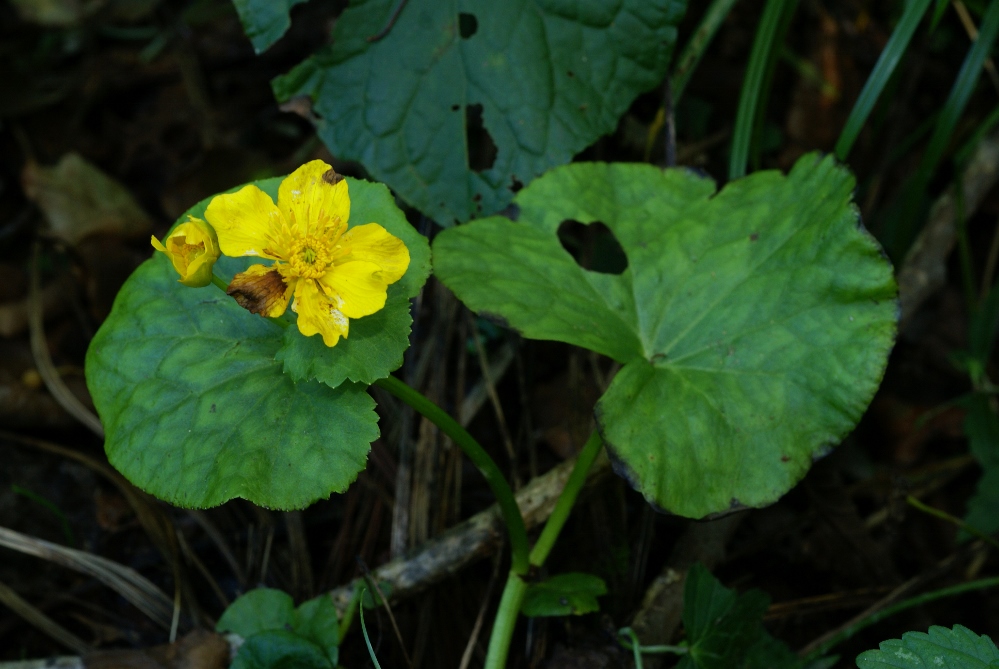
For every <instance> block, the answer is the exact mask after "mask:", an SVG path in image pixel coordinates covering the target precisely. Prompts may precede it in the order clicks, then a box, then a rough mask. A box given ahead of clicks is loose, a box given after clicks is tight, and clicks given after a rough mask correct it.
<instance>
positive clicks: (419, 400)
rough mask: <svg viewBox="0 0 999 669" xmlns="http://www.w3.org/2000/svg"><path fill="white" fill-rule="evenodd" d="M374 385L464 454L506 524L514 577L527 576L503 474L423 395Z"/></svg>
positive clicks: (523, 538) (387, 381)
mask: <svg viewBox="0 0 999 669" xmlns="http://www.w3.org/2000/svg"><path fill="white" fill-rule="evenodd" d="M375 385H376V386H378V387H379V388H383V389H385V390H387V391H388V392H390V393H392V394H393V395H395V396H396V397H398V398H399V399H400V400H402V401H403V402H405V403H406V404H408V405H409V406H411V407H413V408H414V409H416V411H417V412H418V413H420V414H421V415H423V416H424V417H425V418H427V419H428V420H429V421H430V422H432V423H433V424H434V425H436V426H437V427H439V428H440V429H441V430H443V431H444V434H446V435H447V436H449V437H451V439H452V440H453V441H454V443H456V444H457V445H458V447H459V448H461V450H462V451H464V452H465V455H467V456H468V459H469V460H471V461H472V464H474V465H475V466H476V467H477V468H478V469H479V471H480V472H482V475H483V476H484V477H485V478H486V483H488V484H489V488H490V489H491V490H492V491H493V494H494V495H495V496H496V500H497V501H498V502H499V507H500V512H501V513H502V514H503V520H504V521H506V529H507V532H508V533H509V534H510V547H511V550H512V552H513V558H512V565H511V571H512V572H513V573H516V574H526V573H527V570H528V543H527V528H526V527H525V526H524V518H523V516H521V515H520V507H518V506H517V500H516V498H514V496H513V490H511V489H510V484H508V483H507V482H506V478H504V477H503V473H502V472H501V471H500V468H499V467H498V466H497V465H496V463H495V462H494V461H493V459H492V458H491V457H489V454H488V453H486V452H485V450H484V449H483V448H482V446H480V445H479V442H477V441H475V439H474V438H473V437H472V435H470V434H469V433H468V432H467V431H466V430H465V428H463V427H462V426H461V425H460V424H459V423H458V422H457V421H456V420H454V419H453V418H451V416H449V415H448V414H447V413H446V412H445V411H444V410H443V409H441V408H440V407H439V406H437V405H436V404H434V403H433V402H431V401H430V400H428V399H427V398H426V397H424V396H423V395H422V394H420V393H419V392H417V391H416V390H414V389H413V388H410V387H409V386H408V385H406V384H405V383H403V382H402V381H400V380H399V379H397V378H395V377H394V376H389V377H386V378H384V379H379V380H378V381H375Z"/></svg>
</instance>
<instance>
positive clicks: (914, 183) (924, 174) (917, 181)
mask: <svg viewBox="0 0 999 669" xmlns="http://www.w3.org/2000/svg"><path fill="white" fill-rule="evenodd" d="M997 35H999V0H991V2H990V3H989V5H988V7H987V8H986V10H985V14H984V15H983V16H982V23H981V26H980V29H979V33H978V39H976V40H975V42H974V43H973V44H972V45H971V48H970V49H968V53H967V55H966V56H965V58H964V63H963V64H962V65H961V70H960V71H959V72H958V75H957V78H956V79H955V80H954V85H953V86H952V87H951V90H950V94H949V95H948V96H947V101H946V102H945V103H944V106H943V109H941V111H940V118H939V119H938V120H937V125H936V127H935V128H934V130H933V135H932V136H931V137H930V140H929V142H928V144H927V146H926V151H925V152H924V153H923V158H922V160H921V161H920V163H919V168H918V169H917V170H916V174H915V175H914V176H913V177H912V178H911V179H910V180H909V182H908V183H907V184H906V186H905V187H904V188H903V191H902V195H901V198H900V202H899V203H898V204H897V205H896V206H895V207H893V209H892V211H891V212H890V215H889V217H888V220H887V221H886V224H885V229H884V234H883V242H884V245H885V247H886V249H887V250H888V253H889V255H890V256H891V257H892V258H894V259H896V260H898V259H899V258H901V257H902V256H903V255H904V254H905V252H906V251H907V250H908V248H909V246H911V244H912V241H913V239H915V236H916V233H917V232H918V230H919V227H920V226H921V224H922V222H923V219H924V217H925V204H926V202H927V201H928V193H927V189H928V187H929V184H930V180H931V179H932V177H933V174H934V172H935V171H936V169H937V167H938V166H939V164H940V161H941V160H942V158H943V156H944V153H945V152H946V150H947V148H948V146H949V145H950V143H951V142H952V140H953V136H954V130H955V129H956V128H957V123H958V121H959V120H960V119H961V115H962V114H963V113H964V110H965V107H967V105H968V100H969V99H970V98H971V94H972V93H973V92H974V91H975V87H976V86H977V84H978V80H979V78H980V77H981V74H982V65H983V64H984V63H985V59H986V58H988V55H989V52H990V51H991V50H992V46H993V45H994V44H995V41H996V36H997Z"/></svg>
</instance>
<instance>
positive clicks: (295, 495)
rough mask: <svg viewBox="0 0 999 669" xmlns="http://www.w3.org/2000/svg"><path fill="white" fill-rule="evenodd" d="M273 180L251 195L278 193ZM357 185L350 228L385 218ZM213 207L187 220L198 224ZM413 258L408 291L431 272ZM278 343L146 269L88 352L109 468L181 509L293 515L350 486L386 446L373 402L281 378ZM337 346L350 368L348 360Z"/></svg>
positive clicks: (376, 190) (357, 392)
mask: <svg viewBox="0 0 999 669" xmlns="http://www.w3.org/2000/svg"><path fill="white" fill-rule="evenodd" d="M279 183H280V179H268V180H265V181H261V182H257V185H258V186H260V187H261V188H262V189H263V190H264V191H266V192H267V193H269V194H270V195H271V196H272V197H275V196H276V192H277V187H278V184H279ZM349 184H350V186H349V187H350V193H351V199H352V208H351V221H350V223H352V224H361V223H367V222H370V221H371V220H372V219H371V218H369V215H370V216H372V217H376V216H380V215H382V214H383V208H384V197H383V196H384V195H385V194H386V193H387V190H386V189H385V187H384V186H381V185H378V184H369V183H367V182H363V181H356V180H350V181H349ZM208 202H209V200H204V201H203V202H201V203H199V204H198V205H196V206H195V207H193V208H192V209H191V210H190V212H189V213H190V214H191V215H194V216H201V215H203V213H204V210H205V208H206V207H207V205H208ZM355 202H356V203H357V206H353V205H354V203H355ZM372 203H373V204H372ZM369 205H370V206H369ZM390 218H391V217H390ZM182 220H186V216H184V217H182ZM388 225H395V223H393V222H391V221H389V222H388ZM407 243H409V242H408V241H407ZM411 252H412V253H413V255H414V257H415V259H416V262H414V263H413V264H411V266H410V270H409V272H407V274H406V276H405V277H403V279H402V280H401V281H400V282H399V283H400V284H402V285H404V286H407V290H413V286H414V285H416V284H422V282H423V280H424V279H425V276H426V274H425V272H426V264H425V260H424V261H422V263H421V261H420V259H419V254H420V247H419V244H414V247H413V251H411ZM252 262H253V260H252V259H247V258H226V257H223V258H221V259H220V260H219V262H218V263H216V265H215V267H216V273H218V274H220V275H222V276H224V277H226V278H229V277H231V276H233V275H234V274H236V273H237V272H240V271H243V270H244V269H245V268H246V267H248V266H249V265H250V264H252ZM421 264H422V267H421ZM417 289H418V287H417ZM289 313H290V311H289ZM286 317H287V316H286ZM363 321H364V319H358V320H357V321H355V322H353V323H352V324H351V325H352V327H353V326H356V325H357V324H359V323H362V322H363ZM289 329H291V328H289ZM362 332H363V330H362ZM284 334H285V333H284V332H283V331H282V330H281V328H279V327H276V326H275V325H274V324H273V323H270V322H268V321H267V320H265V319H263V318H260V317H258V316H254V315H252V314H250V313H249V312H247V311H245V310H244V309H242V308H241V307H239V306H238V305H237V304H236V303H235V301H233V300H232V299H231V298H229V297H228V296H226V295H225V294H223V293H222V292H221V291H219V290H218V289H217V288H215V287H214V286H207V287H205V288H185V287H183V286H181V285H180V284H178V283H177V277H176V273H175V272H174V271H173V269H172V267H171V266H170V263H169V261H168V260H167V258H166V257H165V256H164V255H163V254H160V253H157V254H155V255H154V257H152V258H151V259H149V260H148V261H146V262H145V263H143V265H142V266H141V267H139V269H138V270H136V272H135V273H134V274H133V275H132V276H131V277H130V278H129V279H128V281H126V283H125V285H124V286H123V287H122V290H121V292H120V293H119V295H118V298H117V299H116V301H115V305H114V308H113V309H112V311H111V314H110V315H109V316H108V319H107V320H106V321H105V323H104V324H103V325H102V326H101V329H100V330H99V331H98V333H97V335H96V336H95V337H94V340H93V342H92V343H91V346H90V349H89V351H88V352H87V384H88V387H89V388H90V392H91V395H92V396H93V398H94V404H95V406H96V407H97V411H98V413H99V415H100V417H101V420H102V422H103V424H104V428H105V431H106V433H107V436H106V441H105V449H106V450H107V454H108V459H109V460H110V462H111V464H112V465H114V466H115V468H117V469H118V470H119V471H120V472H122V473H123V474H124V475H125V476H126V477H127V478H128V479H129V480H130V481H132V482H133V483H134V484H136V485H137V486H139V487H140V488H142V489H143V490H145V491H146V492H148V493H150V494H152V495H155V496H156V497H159V498H160V499H163V500H166V501H168V502H170V503H172V504H176V505H178V506H184V507H210V506H215V505H218V504H222V503H223V502H225V501H227V500H229V499H232V498H234V497H242V498H244V499H247V500H250V501H252V502H254V503H256V504H259V505H261V506H266V507H272V508H279V509H294V508H303V507H305V506H307V505H309V504H310V503H312V502H314V501H315V500H317V499H320V498H325V497H328V496H329V494H330V493H331V492H342V491H343V490H345V489H346V488H347V486H348V485H349V484H350V483H351V482H352V481H353V480H354V479H355V478H356V476H357V473H358V472H359V471H361V470H362V469H363V468H364V467H365V464H366V458H367V453H368V450H369V446H370V443H371V442H372V441H374V439H376V438H377V437H378V428H377V420H378V418H377V415H376V414H375V412H374V402H373V400H372V399H371V398H370V397H369V396H368V395H367V393H366V387H365V386H364V385H362V384H358V383H349V382H344V383H342V384H340V385H338V386H337V387H336V388H331V387H329V386H327V385H324V384H322V383H319V382H317V381H304V380H299V381H298V382H296V381H295V380H294V379H293V378H292V377H291V376H289V375H288V374H286V373H284V372H283V370H282V364H281V363H280V362H278V361H276V360H275V356H276V355H278V353H279V351H280V350H281V348H282V347H283V346H284V345H286V340H285V339H284ZM369 334H370V337H371V339H372V340H376V341H378V342H381V345H383V346H384V347H386V348H390V347H393V346H395V347H397V348H398V347H399V346H402V348H403V349H404V348H405V345H406V343H403V342H401V341H400V336H399V334H398V333H390V332H381V333H369ZM362 339H364V337H357V338H356V340H362ZM355 348H358V349H363V347H360V346H355ZM336 350H339V351H340V353H341V355H342V356H344V358H346V357H347V355H348V353H347V352H349V351H350V349H349V348H348V347H343V348H341V347H340V346H337V347H336ZM362 354H363V353H362ZM282 355H284V356H285V357H286V358H290V357H291V356H290V355H289V354H282ZM386 357H387V358H388V357H392V358H393V359H394V355H387V356H386ZM286 364H287V360H286ZM340 364H341V367H340V368H348V367H350V364H351V363H350V361H349V360H348V361H346V362H342V363H340ZM362 364H368V362H367V361H361V362H360V363H358V365H362ZM367 369H378V368H377V366H375V365H373V364H372V365H370V366H369V367H368V368H367ZM382 369H384V365H383V366H382ZM388 371H390V370H386V371H385V373H387V372H388Z"/></svg>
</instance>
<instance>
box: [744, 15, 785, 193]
mask: <svg viewBox="0 0 999 669" xmlns="http://www.w3.org/2000/svg"><path fill="white" fill-rule="evenodd" d="M796 1H797V0H767V4H766V7H765V8H764V9H763V18H761V19H760V26H759V28H757V29H756V38H755V39H754V40H753V49H752V51H751V52H750V55H749V66H748V67H747V68H746V78H745V79H744V80H743V82H742V93H740V95H739V110H738V112H737V113H736V117H735V130H734V131H733V133H732V153H731V156H730V157H729V166H728V178H729V179H738V178H739V177H743V176H745V175H746V165H747V164H748V163H749V149H750V145H751V144H752V141H753V126H754V119H755V118H756V114H757V113H758V111H759V108H760V98H761V93H762V91H763V88H764V83H765V80H766V78H767V71H768V70H769V66H770V62H771V60H772V59H773V57H774V55H775V54H776V48H775V44H774V43H775V41H776V39H777V34H778V32H780V30H779V29H780V27H781V25H782V23H783V20H782V19H783V18H784V12H785V11H787V10H788V8H789V7H794V5H795V3H796Z"/></svg>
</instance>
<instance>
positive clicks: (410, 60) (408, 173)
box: [274, 0, 686, 226]
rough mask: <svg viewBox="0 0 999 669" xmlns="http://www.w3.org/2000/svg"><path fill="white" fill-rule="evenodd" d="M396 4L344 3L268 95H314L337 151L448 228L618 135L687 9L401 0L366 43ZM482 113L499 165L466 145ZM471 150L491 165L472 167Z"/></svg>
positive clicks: (660, 71) (654, 2) (598, 2)
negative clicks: (316, 47) (317, 45)
mask: <svg viewBox="0 0 999 669" xmlns="http://www.w3.org/2000/svg"><path fill="white" fill-rule="evenodd" d="M397 4H398V0H368V1H366V2H363V1H362V2H354V3H352V4H351V6H350V7H349V8H348V9H347V11H345V12H344V13H343V15H342V16H341V17H340V18H339V19H338V20H337V23H336V26H335V27H334V29H333V36H332V43H331V45H330V46H329V47H327V48H326V49H324V50H323V51H320V52H319V53H317V54H316V55H314V56H313V57H311V58H310V59H308V60H306V61H305V62H303V63H301V64H300V65H299V66H297V67H296V68H295V69H293V70H292V71H291V72H289V73H288V74H286V75H285V76H283V77H279V78H278V79H276V80H275V81H274V91H275V94H276V95H277V97H278V99H280V100H287V99H289V98H292V97H295V96H299V95H308V96H310V97H311V98H312V101H313V110H314V111H315V112H316V113H318V115H319V116H320V117H321V120H320V121H319V123H318V131H319V136H320V137H322V139H323V141H324V142H325V143H326V145H327V146H329V147H330V150H331V151H332V152H333V153H334V154H335V155H337V156H339V157H340V158H343V159H347V160H358V161H360V162H361V163H363V164H364V166H365V167H366V168H367V170H368V171H369V172H370V173H371V174H372V175H373V176H374V177H375V178H377V179H378V180H380V181H384V182H385V183H387V184H388V185H389V186H391V187H392V188H393V189H394V190H395V191H396V192H398V193H399V194H400V196H401V197H402V198H403V199H405V200H406V201H407V202H409V203H410V204H411V205H413V206H414V207H416V208H417V209H420V210H421V211H423V212H424V213H425V214H427V215H428V216H430V217H431V218H433V219H434V220H436V221H438V222H439V223H441V224H442V225H445V226H447V225H451V223H452V222H453V221H454V220H455V219H457V220H459V221H465V220H467V219H469V218H471V217H473V216H474V215H476V214H477V213H481V212H484V213H487V214H488V213H492V212H495V211H498V210H500V209H502V208H503V207H504V206H505V205H506V204H507V203H508V202H509V201H510V198H511V197H512V190H513V188H515V187H516V184H517V183H528V182H530V181H531V180H532V179H534V178H535V177H536V176H538V175H540V174H541V173H542V172H544V171H545V170H547V169H548V168H549V167H552V166H553V165H559V164H562V163H566V162H568V161H569V160H570V159H571V158H572V156H573V155H575V154H576V153H577V152H579V151H580V150H582V149H583V148H585V147H586V146H588V145H590V144H591V143H593V142H594V141H595V140H596V139H597V138H599V137H600V136H602V135H605V134H607V133H610V132H613V130H614V129H615V128H616V127H617V123H618V120H619V118H620V116H621V115H622V114H623V113H624V112H625V110H627V109H628V107H629V106H630V105H631V103H632V101H633V100H634V99H635V97H636V96H637V95H638V94H639V93H641V92H642V91H646V90H648V89H650V88H652V87H654V86H656V85H658V84H659V83H660V82H661V81H662V79H663V77H664V76H665V74H666V69H667V66H668V64H669V61H670V56H671V54H672V50H673V45H674V42H675V41H676V25H677V24H678V23H679V21H680V19H681V18H682V17H683V13H684V11H685V9H686V0H621V1H620V2H615V3H607V2H604V1H603V0H581V1H579V2H572V3H565V2H552V1H551V0H517V1H515V2H496V3H481V2H472V1H471V0H450V1H448V2H439V1H438V0H409V2H406V3H405V6H404V7H402V10H401V12H399V15H398V19H397V20H396V21H395V23H394V24H392V25H391V27H390V28H389V29H388V32H387V33H386V34H385V36H384V38H382V39H377V40H371V39H370V38H372V37H374V36H376V35H379V34H382V33H383V29H385V28H386V27H388V26H389V24H390V17H391V15H392V13H393V11H394V10H395V9H396V6H397ZM479 106H481V118H482V122H483V124H484V127H485V130H486V132H488V134H489V136H490V137H491V139H492V142H493V144H494V145H495V147H496V152H495V158H494V159H493V156H492V155H489V153H490V152H489V150H488V149H484V148H483V147H482V146H475V145H473V146H472V147H470V146H469V139H468V137H469V133H470V130H471V131H472V132H475V130H474V129H470V128H469V127H468V117H469V116H472V115H474V114H473V112H474V111H476V110H478V109H479ZM482 143H483V142H479V144H482ZM473 144H474V143H473ZM470 148H471V150H473V151H477V152H483V153H485V155H483V156H482V157H481V158H479V157H476V158H473V159H470V157H469V151H470ZM480 163H482V164H483V165H488V166H485V167H484V168H483V169H480V170H478V171H476V170H473V169H471V167H470V166H474V167H478V166H479V164H480Z"/></svg>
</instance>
